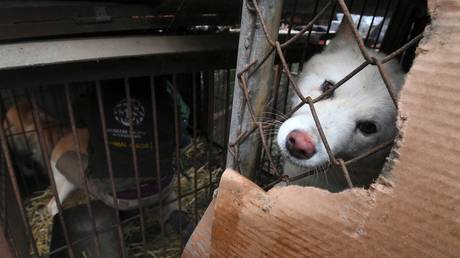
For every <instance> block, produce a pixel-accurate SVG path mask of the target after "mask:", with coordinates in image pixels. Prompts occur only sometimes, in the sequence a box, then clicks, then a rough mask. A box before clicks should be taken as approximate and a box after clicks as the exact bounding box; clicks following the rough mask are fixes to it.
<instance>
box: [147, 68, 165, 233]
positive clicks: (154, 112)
mask: <svg viewBox="0 0 460 258" xmlns="http://www.w3.org/2000/svg"><path fill="white" fill-rule="evenodd" d="M150 95H151V99H152V118H153V142H154V147H153V148H154V157H153V158H154V160H155V169H156V173H155V174H156V180H157V187H158V193H159V196H160V198H159V199H160V202H159V206H160V209H159V214H158V215H159V217H160V218H162V216H163V201H162V200H163V196H162V195H163V193H162V190H163V189H161V188H162V187H161V173H160V171H161V166H160V146H159V136H158V113H157V106H156V90H155V77H154V76H150ZM160 229H161V237H162V238H164V237H165V236H164V234H165V228H164V223H160Z"/></svg>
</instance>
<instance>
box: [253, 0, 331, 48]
mask: <svg viewBox="0 0 460 258" xmlns="http://www.w3.org/2000/svg"><path fill="white" fill-rule="evenodd" d="M253 1H254V0H253ZM333 2H335V1H334V0H330V1H329V2H328V3H327V4H326V5H325V6H324V7H323V8H322V9H321V10H320V11H319V12H318V13H317V14H316V16H315V17H313V18H312V19H311V20H310V22H309V23H307V25H305V28H303V29H302V30H301V31H299V32H298V33H297V34H296V35H294V36H293V37H292V38H290V39H288V40H287V41H286V42H284V43H283V44H281V48H283V49H284V48H286V47H288V46H289V45H291V43H292V42H294V41H296V40H297V39H298V38H300V37H302V36H303V35H304V34H305V32H307V30H309V29H310V27H312V26H313V24H314V23H315V22H316V21H317V20H318V19H319V18H320V17H321V16H322V15H323V14H324V12H326V10H327V9H328V8H329V7H330V6H331V4H332V3H333ZM316 4H318V2H317V3H316ZM316 7H317V6H316ZM310 34H311V30H310V32H309V35H310ZM307 44H308V42H307Z"/></svg>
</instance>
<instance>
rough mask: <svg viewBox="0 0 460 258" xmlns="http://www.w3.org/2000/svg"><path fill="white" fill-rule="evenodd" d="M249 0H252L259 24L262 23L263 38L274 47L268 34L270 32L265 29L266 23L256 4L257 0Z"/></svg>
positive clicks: (273, 42)
mask: <svg viewBox="0 0 460 258" xmlns="http://www.w3.org/2000/svg"><path fill="white" fill-rule="evenodd" d="M251 1H252V5H253V7H254V9H255V11H256V13H257V17H258V18H259V20H260V24H261V25H262V30H263V31H264V34H265V38H266V39H267V41H268V43H270V45H271V46H272V47H274V46H275V41H274V40H273V39H272V36H271V35H270V33H268V31H267V25H266V24H265V21H264V17H263V16H262V13H261V11H260V8H259V5H258V4H257V0H251Z"/></svg>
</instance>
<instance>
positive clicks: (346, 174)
mask: <svg viewBox="0 0 460 258" xmlns="http://www.w3.org/2000/svg"><path fill="white" fill-rule="evenodd" d="M338 161H339V164H340V168H341V169H342V172H343V175H344V176H345V180H347V184H348V187H349V188H350V189H351V188H353V182H351V178H350V173H349V172H348V169H347V165H345V162H344V161H343V159H338Z"/></svg>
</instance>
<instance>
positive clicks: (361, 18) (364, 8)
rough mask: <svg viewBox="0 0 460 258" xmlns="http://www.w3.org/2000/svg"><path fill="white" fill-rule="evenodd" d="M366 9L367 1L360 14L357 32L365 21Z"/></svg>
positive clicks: (365, 0)
mask: <svg viewBox="0 0 460 258" xmlns="http://www.w3.org/2000/svg"><path fill="white" fill-rule="evenodd" d="M366 7H367V0H364V3H363V6H362V7H361V12H360V14H359V20H358V24H357V28H356V29H357V30H359V27H361V21H362V20H363V16H364V11H366Z"/></svg>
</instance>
